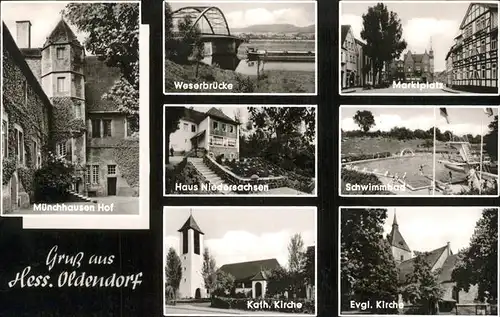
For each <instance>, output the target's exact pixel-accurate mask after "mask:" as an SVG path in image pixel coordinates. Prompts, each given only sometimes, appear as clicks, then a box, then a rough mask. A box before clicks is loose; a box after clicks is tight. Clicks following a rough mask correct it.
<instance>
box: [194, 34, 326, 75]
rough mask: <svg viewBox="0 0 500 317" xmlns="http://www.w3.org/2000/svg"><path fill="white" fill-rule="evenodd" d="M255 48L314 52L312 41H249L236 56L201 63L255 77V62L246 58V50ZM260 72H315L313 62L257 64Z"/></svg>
mask: <svg viewBox="0 0 500 317" xmlns="http://www.w3.org/2000/svg"><path fill="white" fill-rule="evenodd" d="M248 48H255V49H258V50H276V51H278V50H283V51H315V42H314V41H280V40H250V43H243V44H241V45H240V47H239V49H238V56H218V57H211V56H210V57H206V58H204V59H203V61H202V62H203V63H205V64H208V65H217V66H218V67H220V68H222V69H228V70H234V71H236V72H238V73H240V74H244V75H254V76H256V75H257V65H258V63H257V62H256V61H249V60H247V58H246V50H247V49H248ZM259 67H260V71H262V70H264V71H266V70H280V71H303V72H315V71H316V63H315V62H276V61H266V62H261V63H260V64H259Z"/></svg>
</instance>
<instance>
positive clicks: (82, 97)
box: [2, 17, 139, 212]
mask: <svg viewBox="0 0 500 317" xmlns="http://www.w3.org/2000/svg"><path fill="white" fill-rule="evenodd" d="M2 27H3V32H2V33H3V35H2V36H3V64H2V65H3V94H2V98H3V100H2V160H3V178H4V179H3V189H4V190H3V193H4V195H3V197H2V200H3V208H4V211H7V212H8V211H12V210H16V209H19V208H26V207H28V206H29V205H30V204H31V203H32V199H33V191H34V190H33V187H34V184H33V174H34V172H35V171H36V170H37V169H38V168H40V167H41V166H42V165H43V163H44V161H46V160H47V159H48V156H49V155H56V156H57V157H59V158H63V159H64V160H65V161H67V162H68V163H71V164H72V166H74V183H73V185H72V188H71V190H70V193H69V195H70V196H73V199H74V201H90V199H89V198H88V197H93V196H114V195H117V196H137V195H138V179H136V178H135V177H133V176H132V174H133V172H134V169H137V170H138V168H139V164H138V153H139V143H138V139H137V138H136V136H133V133H132V131H131V129H130V128H131V126H130V122H129V118H128V115H127V114H126V113H123V112H122V111H121V110H120V109H121V107H120V105H118V104H116V103H115V102H114V101H112V100H109V99H107V98H106V96H105V95H106V93H108V92H109V91H110V89H111V87H112V86H113V85H114V84H115V83H116V82H117V81H118V80H119V79H120V78H121V75H122V74H121V71H120V69H118V68H114V67H109V66H107V65H106V63H105V61H104V58H101V57H100V56H86V52H85V49H84V47H83V45H82V44H81V43H80V41H79V40H78V38H77V36H76V35H75V33H74V32H73V30H72V29H71V27H70V26H69V25H68V23H67V22H66V21H65V20H64V19H63V18H62V17H61V19H60V20H59V21H58V23H57V24H56V26H55V27H54V29H53V30H52V31H51V32H50V33H49V34H47V37H46V40H45V42H44V44H43V45H42V46H41V47H32V46H31V40H32V39H31V35H32V29H31V28H32V24H31V22H30V21H27V20H24V21H16V34H15V37H14V36H13V35H11V32H10V30H9V28H8V27H7V25H6V24H5V23H3V25H2ZM129 141H130V142H129ZM126 153H128V154H131V156H127V154H126ZM135 155H136V156H137V160H134V159H133V158H132V156H135ZM135 161H137V162H136V164H137V165H136V166H135V165H134V162H135ZM10 166H11V168H6V167H10ZM137 170H135V172H136V173H137ZM131 176H132V177H131Z"/></svg>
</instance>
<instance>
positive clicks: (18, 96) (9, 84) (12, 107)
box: [2, 36, 52, 208]
mask: <svg viewBox="0 0 500 317" xmlns="http://www.w3.org/2000/svg"><path fill="white" fill-rule="evenodd" d="M12 42H13V41H12ZM12 44H13V43H11V42H10V41H9V39H8V37H7V36H4V46H3V94H2V98H3V107H4V109H3V111H4V114H5V115H6V116H5V117H4V118H3V119H4V122H6V123H7V124H8V144H7V152H8V157H7V158H4V159H3V160H2V168H3V179H2V185H3V186H5V185H7V184H8V183H9V181H10V179H11V178H12V175H13V174H14V173H16V174H17V176H18V177H17V178H18V179H19V183H20V185H21V186H19V191H20V194H21V196H22V192H26V194H27V196H32V194H33V193H32V188H33V186H32V182H33V173H34V170H35V169H36V166H35V164H36V157H37V155H38V153H40V156H41V158H42V161H43V160H44V159H45V158H46V156H47V154H48V151H49V150H51V149H52V144H51V143H50V142H49V140H50V139H49V138H50V135H49V129H50V124H51V121H49V120H50V116H51V111H52V108H51V104H50V101H49V100H48V98H47V96H46V95H45V94H44V93H43V90H42V88H41V86H40V84H39V83H38V81H37V79H36V78H35V76H34V75H33V73H32V72H31V70H30V68H29V66H28V64H27V63H26V62H25V61H24V59H23V56H22V55H21V53H20V52H19V50H18V49H17V47H15V46H14V47H13V46H12ZM14 45H15V44H14ZM16 127H20V128H21V130H22V132H23V140H24V163H21V162H19V160H18V159H17V157H16V150H17V142H16ZM35 142H36V143H37V148H36V149H35V146H34V143H35ZM35 151H36V153H35ZM10 194H11V191H10V190H4V196H5V195H7V196H9V195H10ZM25 196H26V195H24V196H23V197H25ZM23 197H20V198H23ZM24 200H25V199H24ZM24 200H23V201H21V204H22V205H24V204H25V203H26V202H25V201H24ZM4 201H5V199H4ZM13 203H14V202H13ZM27 203H29V201H28V202H27ZM5 207H6V208H8V207H9V206H5Z"/></svg>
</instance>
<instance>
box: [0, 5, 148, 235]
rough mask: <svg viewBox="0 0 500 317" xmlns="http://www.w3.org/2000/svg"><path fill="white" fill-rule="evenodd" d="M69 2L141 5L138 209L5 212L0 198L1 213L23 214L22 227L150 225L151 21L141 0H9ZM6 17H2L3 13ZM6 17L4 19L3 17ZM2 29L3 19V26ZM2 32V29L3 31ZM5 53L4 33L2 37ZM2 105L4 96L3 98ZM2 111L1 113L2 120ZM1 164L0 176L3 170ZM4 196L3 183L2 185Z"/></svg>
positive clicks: (0, 74) (0, 69) (0, 81)
mask: <svg viewBox="0 0 500 317" xmlns="http://www.w3.org/2000/svg"><path fill="white" fill-rule="evenodd" d="M30 3H32V4H69V3H129V4H132V3H136V4H138V5H139V21H138V23H139V111H140V115H139V124H140V127H141V128H140V130H139V184H140V185H139V197H138V202H139V204H138V208H139V210H138V213H137V214H132V215H124V214H111V215H107V214H71V215H65V214H32V213H29V214H24V213H14V214H4V213H3V199H2V200H1V201H0V212H1V213H0V217H6V218H11V217H21V218H23V229H149V212H150V210H149V207H150V206H149V186H150V184H149V165H150V160H149V25H143V24H142V5H141V1H112V2H108V1H65V2H64V1H63V2H61V1H8V2H2V3H1V6H2V7H3V6H4V5H9V4H30ZM2 18H3V17H2ZM2 21H3V19H2ZM0 30H2V31H3V23H2V25H1V26H0ZM2 33H3V32H2ZM0 43H1V44H0V47H1V49H2V54H3V37H2V38H1V39H0ZM0 87H1V88H0V89H1V90H2V91H1V92H0V95H1V94H3V60H2V62H1V64H0ZM1 103H2V104H1V107H2V109H3V99H2V101H1ZM1 120H3V115H2V114H0V121H1ZM1 170H2V169H1V168H0V179H2V177H3V171H1ZM0 196H2V197H3V186H2V188H0Z"/></svg>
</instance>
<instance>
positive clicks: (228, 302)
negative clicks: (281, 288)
mask: <svg viewBox="0 0 500 317" xmlns="http://www.w3.org/2000/svg"><path fill="white" fill-rule="evenodd" d="M249 300H250V299H248V298H234V297H233V298H230V297H214V298H212V301H211V307H214V308H223V309H241V310H249V309H248V306H247V302H248V301H249ZM258 301H265V302H266V303H267V304H268V305H269V306H268V307H269V308H267V310H270V311H275V312H286V313H296V314H304V313H314V311H315V309H314V308H315V307H314V301H313V300H304V299H293V300H283V302H285V303H289V302H292V301H293V302H295V303H297V304H299V303H300V304H301V305H300V306H301V307H300V308H298V307H297V308H276V307H275V306H274V302H275V301H277V299H271V298H262V299H259V300H258Z"/></svg>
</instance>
